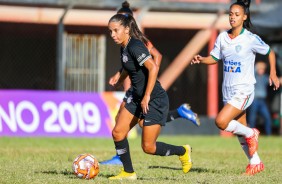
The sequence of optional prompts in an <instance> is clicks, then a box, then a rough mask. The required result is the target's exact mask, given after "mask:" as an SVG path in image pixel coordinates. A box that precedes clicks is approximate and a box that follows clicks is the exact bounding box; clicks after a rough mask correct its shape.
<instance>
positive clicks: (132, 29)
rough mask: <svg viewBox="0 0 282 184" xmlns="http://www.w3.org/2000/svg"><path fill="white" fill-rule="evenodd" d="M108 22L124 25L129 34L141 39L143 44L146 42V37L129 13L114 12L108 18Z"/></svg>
mask: <svg viewBox="0 0 282 184" xmlns="http://www.w3.org/2000/svg"><path fill="white" fill-rule="evenodd" d="M110 22H120V24H121V25H122V26H124V27H129V36H131V37H133V38H136V39H139V40H141V41H142V42H143V43H144V44H145V45H147V43H148V39H147V38H146V37H145V35H144V34H143V33H142V32H141V31H140V29H139V28H138V26H137V23H136V21H135V19H134V18H133V17H132V16H131V15H130V14H125V15H123V14H115V15H114V16H112V17H111V18H110V20H109V23H110Z"/></svg>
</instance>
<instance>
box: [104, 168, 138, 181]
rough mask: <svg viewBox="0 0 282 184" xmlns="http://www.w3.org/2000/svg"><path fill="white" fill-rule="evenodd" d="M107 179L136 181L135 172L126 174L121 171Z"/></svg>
mask: <svg viewBox="0 0 282 184" xmlns="http://www.w3.org/2000/svg"><path fill="white" fill-rule="evenodd" d="M108 179H109V180H137V175H136V173H135V172H133V173H128V172H125V171H124V170H123V169H122V170H121V172H120V173H119V174H118V175H116V176H112V177H109V178H108Z"/></svg>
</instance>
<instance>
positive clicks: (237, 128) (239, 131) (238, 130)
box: [225, 120, 254, 137]
mask: <svg viewBox="0 0 282 184" xmlns="http://www.w3.org/2000/svg"><path fill="white" fill-rule="evenodd" d="M225 131H227V132H231V133H233V134H235V135H243V136H244V137H251V136H252V135H253V134H254V131H253V130H252V129H251V128H249V127H247V126H245V125H243V124H241V123H239V122H238V121H236V120H232V121H230V122H229V124H228V126H227V128H226V129H225Z"/></svg>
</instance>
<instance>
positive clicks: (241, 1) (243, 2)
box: [230, 0, 252, 29]
mask: <svg viewBox="0 0 282 184" xmlns="http://www.w3.org/2000/svg"><path fill="white" fill-rule="evenodd" d="M250 4H251V0H237V2H235V3H233V4H232V5H231V6H230V8H231V7H232V6H234V5H239V6H241V7H242V8H243V10H244V13H245V15H247V19H246V20H245V21H244V24H243V27H244V28H247V29H250V28H251V27H252V22H251V13H250Z"/></svg>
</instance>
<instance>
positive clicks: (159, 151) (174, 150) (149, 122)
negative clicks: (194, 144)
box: [142, 94, 192, 173]
mask: <svg viewBox="0 0 282 184" xmlns="http://www.w3.org/2000/svg"><path fill="white" fill-rule="evenodd" d="M168 108H169V100H168V96H167V95H166V94H165V95H164V96H162V97H159V98H156V99H153V100H152V103H150V104H149V109H150V110H149V111H148V113H147V114H145V115H144V123H143V129H142V130H143V131H142V149H143V150H144V152H145V153H148V154H154V155H159V156H170V155H178V156H180V157H181V158H182V159H181V162H182V168H183V172H185V173H187V172H188V171H189V170H190V168H191V167H192V162H191V155H190V153H191V151H190V149H189V150H187V149H186V147H187V146H175V145H171V144H167V143H164V142H157V138H158V136H159V134H160V131H161V126H163V125H164V124H165V120H166V116H167V112H168ZM189 148H190V147H189Z"/></svg>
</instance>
